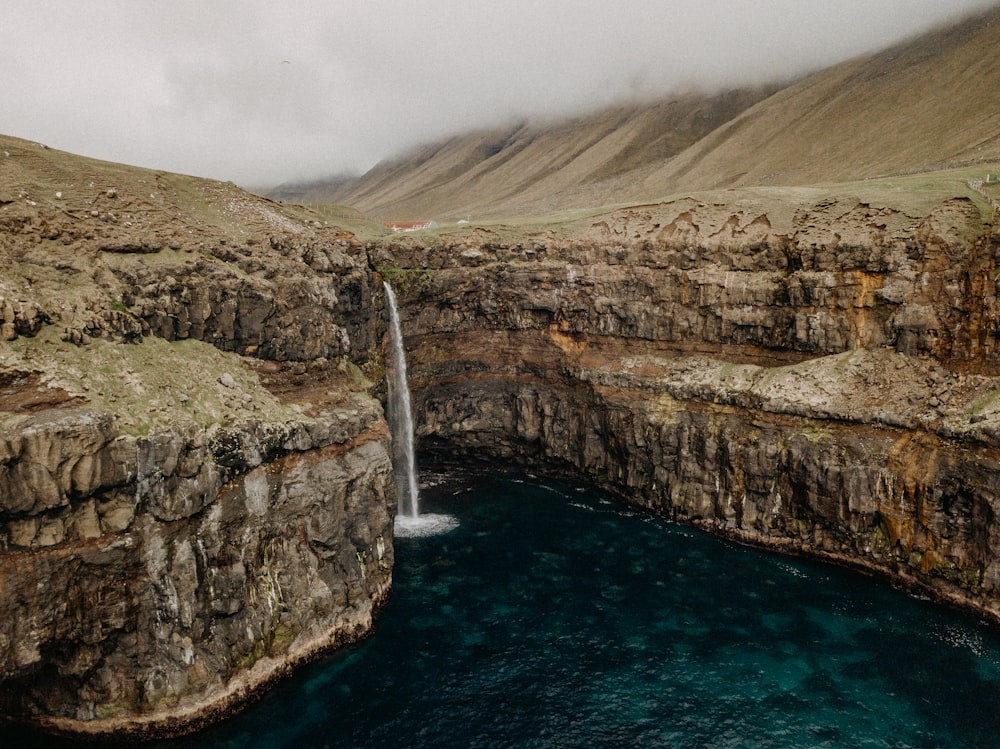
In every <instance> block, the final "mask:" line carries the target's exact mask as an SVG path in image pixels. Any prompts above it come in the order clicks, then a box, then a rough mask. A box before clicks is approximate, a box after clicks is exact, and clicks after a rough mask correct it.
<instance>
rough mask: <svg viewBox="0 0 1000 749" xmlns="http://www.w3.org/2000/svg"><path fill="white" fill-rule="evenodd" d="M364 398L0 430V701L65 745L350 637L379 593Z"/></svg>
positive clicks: (132, 728)
mask: <svg viewBox="0 0 1000 749" xmlns="http://www.w3.org/2000/svg"><path fill="white" fill-rule="evenodd" d="M388 442H389V438H388V434H387V431H386V429H385V424H384V421H383V420H382V418H381V409H380V408H379V406H378V403H377V402H376V401H373V400H371V399H370V398H360V399H356V400H355V402H353V403H352V404H351V406H350V408H342V409H338V411H336V412H333V413H329V414H324V415H322V416H320V417H318V418H316V419H313V420H309V421H308V422H300V423H284V424H269V423H260V422H249V423H242V424H235V425H232V426H231V427H228V428H226V429H221V430H214V431H211V432H206V431H205V430H204V429H201V428H198V427H196V426H194V425H187V426H179V427H177V428H175V429H171V430H162V431H158V432H156V433H153V434H150V435H148V436H146V437H136V436H131V435H122V434H120V433H118V432H117V430H115V428H114V426H113V423H112V420H111V418H110V417H108V416H107V415H106V414H100V413H96V412H91V411H84V410H66V411H64V412H62V413H59V414H52V413H50V412H45V413H42V414H40V415H38V416H35V417H32V418H31V419H29V420H28V421H27V422H22V423H21V424H19V428H18V430H17V432H16V433H15V434H10V433H7V434H5V435H3V436H2V437H0V496H2V497H3V503H2V507H0V512H2V517H3V518H4V519H5V522H4V524H3V537H4V541H5V543H4V547H5V549H4V553H3V554H0V580H3V586H2V588H0V609H2V610H3V611H5V612H10V613H12V614H13V616H5V617H4V618H3V620H2V621H0V646H2V647H0V672H2V673H3V674H4V676H5V677H6V678H5V680H4V682H3V685H2V688H0V701H2V702H0V704H2V705H3V708H4V712H6V713H7V714H9V715H21V716H25V717H26V716H28V715H30V716H31V717H32V718H33V720H34V722H36V723H38V724H39V725H41V726H44V727H47V728H51V729H55V730H59V731H65V732H72V733H92V734H110V733H115V734H128V735H135V736H146V735H156V734H162V733H173V732H176V731H179V730H187V729H189V728H191V727H194V726H197V725H201V724H204V723H206V722H209V721H211V720H213V719H216V718H218V717H220V716H222V715H224V714H226V712H227V711H228V710H230V709H232V708H233V707H235V706H237V705H239V704H241V703H242V702H245V701H246V699H247V698H248V697H250V696H252V695H253V694H254V692H255V691H257V690H259V688H260V687H261V686H263V685H265V684H267V683H268V682H269V681H270V680H273V679H274V678H276V677H278V676H280V675H283V674H286V673H288V671H289V670H290V669H291V668H292V667H293V666H294V665H295V664H296V663H300V662H302V661H304V660H307V659H310V658H314V657H315V656H316V655H317V654H319V653H321V652H325V651H326V650H329V649H330V648H332V647H334V646H336V645H340V644H343V643H345V642H350V641H352V640H355V639H357V638H358V637H360V636H362V635H364V634H366V633H367V631H368V630H369V629H370V627H371V625H372V616H373V614H374V611H375V609H376V608H377V607H378V605H379V604H380V603H381V601H382V600H383V599H384V598H385V596H386V595H387V593H388V590H389V586H390V582H391V566H392V544H391V542H392V533H391V522H392V521H391V516H390V507H391V505H390V504H389V503H388V502H387V501H386V497H389V496H393V489H392V487H393V479H392V468H391V464H390V460H389V457H388Z"/></svg>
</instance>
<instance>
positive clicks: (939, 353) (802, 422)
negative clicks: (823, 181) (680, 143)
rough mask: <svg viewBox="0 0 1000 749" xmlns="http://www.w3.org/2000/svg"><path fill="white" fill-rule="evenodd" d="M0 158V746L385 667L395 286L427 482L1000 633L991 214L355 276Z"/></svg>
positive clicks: (208, 222) (799, 210)
mask: <svg viewBox="0 0 1000 749" xmlns="http://www.w3.org/2000/svg"><path fill="white" fill-rule="evenodd" d="M0 145H2V146H3V148H2V149H0V154H2V156H0V714H4V715H7V716H12V717H14V718H16V719H20V720H26V721H29V722H33V723H36V724H40V725H43V726H46V727H48V728H50V729H52V730H56V731H64V732H73V733H89V734H104V733H115V734H131V735H135V736H148V735H153V734H166V733H175V732H179V731H183V730H187V729H190V728H192V727H195V726H198V725H201V724H203V723H204V722H206V721H209V720H212V719H214V718H216V717H217V716H219V715H221V714H223V713H225V712H226V711H227V710H229V709H231V708H233V707H234V706H236V705H238V704H240V703H241V702H242V701H244V700H245V699H247V698H248V697H249V696H250V695H252V694H253V693H254V691H255V690H257V689H259V688H260V687H261V686H262V685H264V684H266V683H268V682H269V681H270V680H271V679H274V678H276V677H277V676H279V675H281V674H283V673H285V672H287V671H288V670H289V669H290V668H292V667H294V665H295V664H297V663H300V662H302V661H304V660H307V659H309V658H312V657H314V656H316V655H317V654H318V653H320V652H323V651H324V650H326V649H328V648H329V647H332V646H335V645H337V644H339V643H343V642H346V641H349V640H351V639H354V638H357V637H359V636H362V635H363V634H364V633H366V632H368V631H369V630H370V628H371V626H372V616H373V613H374V612H375V610H376V609H377V607H378V606H379V604H380V603H381V601H382V600H383V599H384V598H385V596H386V595H387V593H388V591H389V588H390V585H391V565H392V560H393V547H392V513H393V508H394V507H395V484H394V481H393V477H392V468H391V465H390V460H389V452H388V446H389V435H388V432H387V428H386V425H385V421H384V419H383V417H382V409H381V405H380V404H379V402H378V401H377V399H376V397H375V395H373V393H376V392H377V390H378V384H379V381H380V380H381V379H382V378H381V374H380V369H381V356H380V354H379V347H380V345H381V340H382V336H383V333H384V324H383V323H381V322H380V321H381V319H382V317H383V315H382V304H381V293H382V292H381V285H380V279H379V276H380V275H381V276H383V277H385V278H387V279H388V280H390V281H391V282H392V283H393V284H394V285H395V287H396V289H397V292H398V296H399V298H400V301H401V303H402V304H401V307H402V309H401V312H402V315H403V318H404V319H403V329H404V332H405V333H406V337H407V344H408V349H409V360H410V375H411V387H412V389H413V391H414V396H415V401H416V407H417V408H416V416H417V422H418V424H419V431H418V439H419V443H420V447H421V448H422V450H423V452H424V453H425V455H427V456H431V457H435V458H440V459H446V460H454V459H456V458H463V457H468V458H469V459H482V458H484V457H486V458H495V459H499V460H503V461H510V462H512V463H521V464H528V465H531V466H533V467H535V468H537V469H539V470H547V471H563V472H573V473H574V474H575V475H577V476H583V477H584V478H586V479H589V480H591V481H593V482H594V483H596V484H599V485H601V486H603V487H605V488H607V489H609V490H611V491H613V492H616V493H618V494H619V495H621V496H622V497H624V498H626V499H627V500H628V501H630V502H633V503H635V504H637V505H640V506H643V507H646V508H648V509H649V510H651V511H655V512H658V513H663V514H666V515H669V516H672V517H677V518H684V519H688V520H691V521H694V522H697V523H700V524H701V525H703V526H705V527H706V528H709V529H711V530H713V531H715V532H720V533H724V534H728V535H731V536H734V537H736V538H739V539H742V540H745V541H748V542H752V543H757V544H762V545H767V546H772V547H777V548H781V549H785V550H790V551H796V552H803V553H809V554H814V555H818V556H821V557H826V558H829V559H833V560H836V561H839V562H843V563H848V564H853V565H856V566H860V567H864V568H868V569H873V570H878V571H882V572H885V573H888V574H891V575H893V576H895V577H896V578H897V579H899V580H903V581H906V582H910V583H912V584H914V585H919V586H921V587H923V588H924V589H925V590H929V591H932V592H933V593H934V594H936V595H938V596H940V597H941V598H945V599H949V600H952V601H955V602H958V603H962V604H965V605H971V606H974V607H976V608H977V609H978V610H980V611H983V612H985V613H987V614H989V615H991V616H993V617H994V618H998V619H1000V593H998V586H1000V563H998V558H1000V538H998V536H1000V529H998V523H997V515H998V511H1000V507H998V502H997V499H996V497H997V494H998V486H1000V379H998V378H1000V367H998V364H997V361H996V360H997V345H998V344H997V341H998V328H1000V322H998V321H1000V314H998V302H997V297H998V289H997V278H998V251H1000V242H998V240H997V237H996V235H993V234H990V231H989V230H990V229H991V227H986V226H984V224H983V220H982V214H981V212H980V209H981V208H982V206H980V205H978V204H977V203H974V202H972V200H970V199H969V198H966V197H961V196H959V197H954V198H952V199H948V200H944V201H938V202H937V204H936V206H935V207H934V208H933V209H930V210H920V211H914V210H910V209H907V210H903V209H901V208H890V207H880V205H881V204H880V203H878V202H874V201H871V200H862V199H860V198H855V197H851V198H848V197H842V196H841V197H836V196H834V197H829V196H828V197H823V198H819V197H816V198H815V199H810V200H804V199H803V198H802V196H801V195H799V196H798V197H796V198H795V199H794V200H786V199H784V198H782V197H781V196H780V195H778V194H777V193H775V194H769V195H768V196H766V200H763V201H762V200H760V199H754V200H750V199H747V200H744V199H742V198H738V197H735V196H723V199H720V200H719V201H718V202H710V201H702V200H696V199H683V200H678V201H674V202H670V203H664V204H657V205H649V206H640V207H635V208H630V209H625V210H621V211H616V212H613V213H609V214H606V215H602V216H599V217H597V218H593V219H588V220H584V221H582V222H580V221H578V222H576V223H570V224H567V225H558V224H556V225H548V226H546V227H545V228H541V229H536V230H530V229H523V228H513V229H508V228H504V227H494V228H492V229H483V228H476V229H470V230H468V231H464V233H455V234H444V235H433V234H432V235H425V238H423V239H421V238H419V237H411V238H409V239H403V240H396V241H386V242H383V243H381V244H378V245H375V244H372V245H369V246H367V247H366V246H362V245H361V244H360V243H359V242H358V241H357V240H356V239H355V238H354V237H353V236H352V235H350V234H349V233H347V232H344V231H341V230H339V229H337V228H336V227H332V226H328V225H327V224H326V223H325V221H323V220H322V217H321V216H319V215H318V214H315V213H312V212H310V211H309V210H307V209H302V208H294V207H292V208H289V207H282V206H278V205H276V204H274V203H271V202H269V201H265V200H262V199H258V198H255V197H253V196H250V195H248V194H246V193H243V192H242V191H239V190H238V189H236V188H234V187H232V186H227V185H221V184H219V183H213V182H205V181H199V180H193V179H190V178H182V177H178V176H176V175H166V174H162V173H155V172H149V171H146V170H134V169H129V168H126V167H118V166H117V165H107V164H100V163H99V162H86V161H84V160H80V159H77V158H76V157H69V156H68V155H65V154H58V153H57V152H52V151H50V150H49V149H45V148H43V147H41V146H38V145H37V144H30V143H25V142H23V141H16V140H14V139H6V138H0ZM807 192H808V191H807ZM808 194H809V195H811V194H812V193H811V192H808ZM365 373H367V375H369V376H370V378H369V377H366V376H365Z"/></svg>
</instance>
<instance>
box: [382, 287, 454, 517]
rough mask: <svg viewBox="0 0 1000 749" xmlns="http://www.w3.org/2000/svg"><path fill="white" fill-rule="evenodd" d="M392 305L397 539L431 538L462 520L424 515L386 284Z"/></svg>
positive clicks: (402, 360)
mask: <svg viewBox="0 0 1000 749" xmlns="http://www.w3.org/2000/svg"><path fill="white" fill-rule="evenodd" d="M382 285H383V286H384V287H385V296H386V299H387V300H388V303H389V351H388V354H387V359H388V366H387V367H386V369H387V372H386V374H387V380H388V386H389V403H388V406H389V408H388V411H389V413H388V418H389V428H390V430H391V431H392V441H393V450H392V461H393V469H394V471H395V474H396V494H397V497H398V504H397V512H396V525H395V532H396V535H397V536H430V535H434V534H436V533H443V532H444V531H447V530H450V529H451V528H454V527H455V526H456V525H457V524H458V521H457V520H455V518H453V517H451V516H450V515H421V514H420V487H419V484H418V481H417V459H416V451H415V449H414V443H413V431H414V430H413V408H412V406H411V404H410V385H409V380H408V379H407V375H406V350H405V348H404V346H403V330H402V327H401V326H400V324H399V308H398V306H397V305H396V294H395V292H393V290H392V286H390V285H389V282H388V281H383V282H382Z"/></svg>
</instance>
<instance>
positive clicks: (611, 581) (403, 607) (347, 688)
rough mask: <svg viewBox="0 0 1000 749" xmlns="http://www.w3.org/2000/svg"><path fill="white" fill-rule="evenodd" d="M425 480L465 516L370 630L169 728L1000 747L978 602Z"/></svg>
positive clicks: (485, 478)
mask: <svg viewBox="0 0 1000 749" xmlns="http://www.w3.org/2000/svg"><path fill="white" fill-rule="evenodd" d="M424 478H425V481H426V480H427V479H428V478H431V479H433V480H432V481H431V485H429V486H428V485H426V484H425V486H424V494H423V496H424V502H425V504H426V506H427V507H428V508H429V509H432V510H433V511H436V512H442V513H447V514H449V515H452V516H455V517H456V518H458V520H459V523H458V525H457V526H456V527H453V528H450V529H447V530H446V531H444V532H442V533H440V534H439V535H434V536H424V537H417V538H405V539H398V540H397V547H396V569H395V575H394V577H395V588H394V592H393V596H392V598H391V600H390V601H389V603H388V604H387V605H386V607H385V609H384V610H383V612H382V614H381V616H380V617H379V620H378V624H377V627H376V632H375V634H374V636H373V637H371V638H370V639H368V640H366V641H364V642H362V643H359V644H357V645H354V646H351V647H349V648H347V649H346V650H344V651H341V652H340V653H338V654H335V655H334V656H332V657H330V658H328V659H326V660H324V661H322V662H320V663H317V664H314V665H312V666H310V667H308V668H306V669H305V670H304V671H302V672H301V673H299V674H298V676H297V677H295V678H293V679H291V680H289V681H287V682H284V683H283V684H281V685H280V686H279V687H277V688H276V689H274V690H273V691H272V692H270V693H269V694H268V695H266V696H265V697H264V698H263V699H261V700H260V701H259V702H257V703H255V704H253V705H252V706H250V707H249V709H247V710H246V711H245V712H244V713H243V714H241V715H240V716H239V717H237V718H235V719H233V720H230V721H228V722H226V723H223V724H221V725H219V726H216V727H214V728H212V729H209V730H208V731H205V732H202V733H200V734H196V735H195V736H192V737H189V738H186V739H181V740H178V741H174V742H161V743H159V744H155V745H154V746H158V747H178V748H179V747H291V748H294V749H307V748H308V747H428V748H430V747H433V748H434V749H442V748H443V747H633V746H634V747H796V748H798V749H801V748H804V747H992V746H998V745H1000V738H998V736H1000V731H998V728H997V725H996V717H995V716H996V710H997V706H998V705H1000V636H998V632H997V630H995V629H992V628H989V627H986V626H984V625H982V624H980V623H978V622H977V621H976V620H974V619H972V618H969V617H967V616H964V615H961V614H958V613H956V612H953V611H950V610H947V609H943V608H940V607H938V606H935V605H932V604H931V603H930V602H928V601H925V600H921V599H919V598H916V597H913V596H910V595H907V594H906V593H903V592H901V591H897V590H893V589H892V588H891V587H890V586H889V585H888V584H886V583H885V582H883V581H876V580H872V579H869V578H866V577H863V576H860V575H858V574H856V573H852V572H850V571H847V570H843V569H839V568H835V567H829V566H824V565H821V564H818V563H812V562H806V561H800V560H795V559H792V558H789V557H785V556H780V555H777V554H771V553H765V552H761V551H756V550H752V549H748V548H743V547H740V546H736V545H733V544H731V543H728V542H726V541H722V540H719V539H716V538H714V537H711V536H709V535H707V534H704V533H701V532H699V531H697V530H694V529H692V528H689V527H686V526H683V525H678V524H675V523H671V522H668V521H666V520H663V519H660V518H654V517H650V516H648V515H646V514H643V513H641V512H636V511H632V510H629V509H627V508H625V507H623V506H622V505H621V504H619V503H618V502H616V501H614V500H612V499H610V498H609V497H607V496H605V495H603V494H602V493H600V492H596V491H593V490H590V489H584V488H581V487H573V486H569V485H565V484H561V483H555V482H551V481H545V480H537V479H533V478H531V477H527V476H517V475H511V474H502V473H499V474H498V473H481V474H457V475H437V476H430V477H428V475H426V474H425V477H424ZM0 738H3V737H0ZM16 738H17V739H18V741H19V743H18V744H17V745H18V746H24V745H27V744H26V743H25V742H26V741H27V740H26V739H25V738H24V737H16ZM3 745H4V746H7V745H8V744H7V743H6V742H4V744H3ZM10 745H11V746H13V745H14V744H10ZM41 745H46V746H48V745H50V744H48V743H44V744H41ZM54 745H58V744H54Z"/></svg>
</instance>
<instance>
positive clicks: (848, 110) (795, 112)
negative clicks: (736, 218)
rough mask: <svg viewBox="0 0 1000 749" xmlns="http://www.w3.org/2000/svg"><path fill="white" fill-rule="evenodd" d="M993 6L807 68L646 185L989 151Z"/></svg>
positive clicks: (996, 22) (996, 15) (998, 57)
mask: <svg viewBox="0 0 1000 749" xmlns="http://www.w3.org/2000/svg"><path fill="white" fill-rule="evenodd" d="M998 48H1000V10H993V11H991V12H990V13H988V14H986V15H983V16H978V17H976V18H973V19H970V20H967V21H965V22H963V23H960V24H957V25H955V26H952V27H949V28H947V29H943V30H940V31H936V32H932V33H930V34H927V35H924V36H922V37H920V38H918V39H916V40H914V41H911V42H908V43H904V44H900V45H897V46H894V47H892V48H890V49H887V50H885V51H883V52H881V53H878V54H875V55H872V56H869V57H865V58H861V59H856V60H852V61H849V62H846V63H843V64H840V65H837V66H835V67H833V68H829V69H827V70H825V71H822V72H820V73H817V74H815V75H812V76H810V77H808V78H806V79H804V80H802V81H800V82H798V83H796V84H793V85H791V86H789V87H788V88H786V89H784V90H782V91H780V92H778V93H776V94H775V95H774V96H772V97H770V98H769V99H768V100H766V101H764V102H761V103H760V104H758V105H757V106H754V107H752V108H750V109H749V110H747V111H746V112H744V113H742V114H741V115H739V116H738V117H736V118H735V119H734V120H733V121H732V122H731V123H728V124H727V125H726V126H725V127H723V128H720V129H719V130H718V131H716V132H715V133H712V134H711V135H710V136H709V137H707V138H705V139H703V140H702V141H701V142H700V143H698V144H696V145H694V146H692V147H691V148H690V149H688V150H687V151H686V152H685V153H683V154H681V155H680V156H678V157H677V158H676V159H673V160H671V161H669V162H667V163H665V164H663V165H662V166H661V167H660V168H659V169H657V170H656V171H655V172H653V173H652V174H651V175H649V176H648V177H647V178H646V179H645V180H644V182H643V189H644V190H645V191H646V192H648V193H653V194H657V193H663V192H668V191H671V190H675V189H679V188H683V189H701V188H712V187H726V186H740V185H762V184H775V185H804V184H814V183H821V182H831V181H841V180H847V179H859V178H866V177H874V176H881V175H887V174H897V173H901V172H907V171H920V170H925V169H928V168H932V167H937V166H945V165H952V164H955V163H958V162H962V161H968V160H974V159H984V158H995V157H997V156H998V155H1000V116H998V112H997V106H996V105H997V94H996V92H997V90H998V88H1000V54H998V53H997V50H998Z"/></svg>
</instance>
